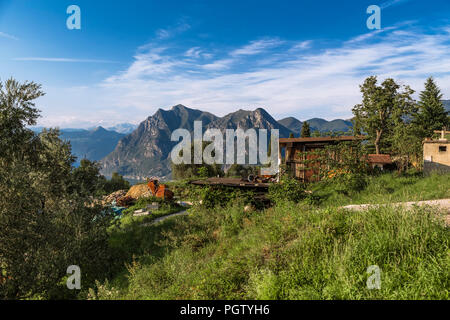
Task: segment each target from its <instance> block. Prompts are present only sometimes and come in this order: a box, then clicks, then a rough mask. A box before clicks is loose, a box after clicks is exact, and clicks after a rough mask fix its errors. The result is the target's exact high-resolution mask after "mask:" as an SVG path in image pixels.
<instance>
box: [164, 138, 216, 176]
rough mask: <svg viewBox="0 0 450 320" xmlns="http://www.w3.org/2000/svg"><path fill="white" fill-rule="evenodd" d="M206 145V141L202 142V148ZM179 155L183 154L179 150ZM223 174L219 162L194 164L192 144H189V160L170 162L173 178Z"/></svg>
mask: <svg viewBox="0 0 450 320" xmlns="http://www.w3.org/2000/svg"><path fill="white" fill-rule="evenodd" d="M207 146H208V143H207V142H203V145H202V148H203V149H202V150H203V151H204V150H205V148H206V147H207ZM180 156H183V151H182V150H181V151H180ZM217 176H220V177H222V176H224V172H223V170H222V167H221V165H219V164H212V165H210V164H195V161H194V144H192V145H191V162H190V163H188V164H185V163H181V164H174V163H172V177H173V178H175V179H190V178H208V177H217Z"/></svg>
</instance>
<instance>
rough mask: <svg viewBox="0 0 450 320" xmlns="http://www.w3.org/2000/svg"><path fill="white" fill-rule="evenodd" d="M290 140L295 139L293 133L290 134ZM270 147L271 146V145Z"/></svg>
mask: <svg viewBox="0 0 450 320" xmlns="http://www.w3.org/2000/svg"><path fill="white" fill-rule="evenodd" d="M289 138H290V139H292V138H294V134H293V133H292V132H291V133H289ZM269 145H270V144H269Z"/></svg>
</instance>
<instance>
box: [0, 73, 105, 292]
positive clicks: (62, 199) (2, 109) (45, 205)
mask: <svg viewBox="0 0 450 320" xmlns="http://www.w3.org/2000/svg"><path fill="white" fill-rule="evenodd" d="M0 88H3V85H2V83H0ZM42 95H43V93H42V92H41V91H40V86H39V85H36V84H34V83H25V84H19V83H18V82H16V81H15V80H8V81H7V82H6V84H5V90H3V89H1V90H0V114H1V117H0V134H1V135H0V144H1V145H2V146H5V148H4V149H2V150H1V151H0V274H1V276H2V277H4V278H5V279H6V281H2V282H1V283H0V298H5V299H20V298H29V297H35V296H36V295H37V296H39V297H43V298H61V297H67V296H70V295H71V294H72V296H73V294H74V293H73V292H72V293H68V290H67V288H64V285H65V283H63V281H62V280H63V279H64V277H65V276H66V270H67V267H68V266H70V265H78V266H80V267H81V272H82V279H83V284H84V285H86V286H88V285H89V284H90V283H92V282H93V280H94V279H95V278H98V277H99V276H104V275H105V274H107V273H105V270H104V265H105V264H108V260H109V251H108V234H107V231H106V230H107V226H108V225H109V223H110V220H109V219H110V218H108V215H104V214H102V208H99V207H97V206H95V205H93V204H92V201H91V200H92V199H91V198H90V197H88V196H87V193H86V188H87V185H84V184H82V185H80V184H79V182H80V175H78V174H75V173H74V172H73V167H72V164H73V162H74V157H73V156H72V154H71V150H70V144H68V143H67V142H64V141H62V140H60V139H59V131H58V130H44V131H43V132H42V133H41V134H40V135H38V136H36V135H34V134H33V132H31V130H29V129H27V128H26V127H25V126H26V125H32V124H35V123H36V119H37V117H38V115H39V112H38V110H36V109H34V103H33V100H34V99H35V98H37V97H40V96H42Z"/></svg>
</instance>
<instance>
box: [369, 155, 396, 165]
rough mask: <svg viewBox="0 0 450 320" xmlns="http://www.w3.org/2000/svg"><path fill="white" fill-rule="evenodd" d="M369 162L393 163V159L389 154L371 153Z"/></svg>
mask: <svg viewBox="0 0 450 320" xmlns="http://www.w3.org/2000/svg"><path fill="white" fill-rule="evenodd" d="M368 161H369V163H380V164H391V163H392V159H391V156H390V155H389V154H369V155H368Z"/></svg>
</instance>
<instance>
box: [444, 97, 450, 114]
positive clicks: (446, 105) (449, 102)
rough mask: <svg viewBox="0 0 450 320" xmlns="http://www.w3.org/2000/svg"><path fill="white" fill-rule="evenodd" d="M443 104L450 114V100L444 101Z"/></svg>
mask: <svg viewBox="0 0 450 320" xmlns="http://www.w3.org/2000/svg"><path fill="white" fill-rule="evenodd" d="M442 103H443V104H444V108H445V111H448V112H450V100H442Z"/></svg>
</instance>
